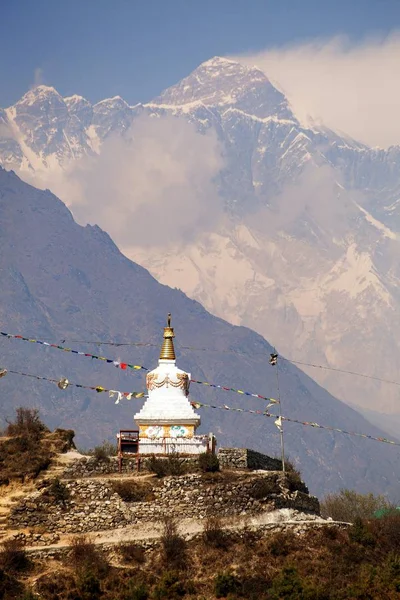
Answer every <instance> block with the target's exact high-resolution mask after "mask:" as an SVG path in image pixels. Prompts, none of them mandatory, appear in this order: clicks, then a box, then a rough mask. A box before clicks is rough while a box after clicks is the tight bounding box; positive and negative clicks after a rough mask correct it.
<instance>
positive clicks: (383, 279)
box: [0, 57, 400, 412]
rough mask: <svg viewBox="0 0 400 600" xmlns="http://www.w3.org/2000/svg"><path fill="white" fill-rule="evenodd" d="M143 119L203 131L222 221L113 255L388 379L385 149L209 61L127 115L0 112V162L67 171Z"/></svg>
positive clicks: (389, 239)
mask: <svg viewBox="0 0 400 600" xmlns="http://www.w3.org/2000/svg"><path fill="white" fill-rule="evenodd" d="M143 112H144V113H146V114H148V115H153V116H156V117H159V118H162V117H163V116H164V115H173V116H175V117H177V118H180V119H186V120H188V121H189V122H191V123H193V124H195V126H196V128H197V129H198V131H199V132H201V133H204V132H206V131H207V130H209V129H214V130H215V131H216V133H217V136H218V138H219V140H220V142H221V145H222V148H223V155H224V161H225V162H224V168H223V169H222V171H221V172H220V173H219V177H218V189H219V194H220V196H221V197H222V198H223V202H224V206H225V210H226V214H227V215H229V216H227V218H226V220H225V221H224V222H223V223H222V225H219V224H218V226H217V227H216V229H215V230H214V231H212V232H211V233H209V232H204V233H200V235H199V236H198V237H197V238H196V239H194V240H191V241H190V242H186V244H184V245H177V244H175V243H174V241H173V240H172V241H171V243H170V244H168V245H166V246H165V247H163V248H162V249H161V251H160V247H159V246H157V247H156V248H152V247H151V246H146V248H140V247H134V246H131V247H129V248H128V247H124V248H122V249H123V250H124V252H125V253H126V254H127V255H128V256H130V257H132V258H133V259H135V260H136V261H139V262H140V263H141V264H142V265H143V266H145V267H146V268H148V269H150V271H151V272H152V273H153V274H154V275H155V276H156V277H157V278H158V279H159V280H160V281H162V282H163V283H167V284H169V285H172V286H177V287H179V288H181V289H182V290H183V291H184V292H186V293H188V294H189V295H190V296H191V297H193V298H195V299H197V300H199V301H200V302H201V303H202V304H203V305H204V306H206V307H207V308H208V309H209V310H211V311H212V312H213V313H214V314H216V315H218V316H221V317H223V318H225V319H228V320H229V321H231V322H232V323H235V324H243V325H246V326H250V327H252V328H254V329H256V330H257V331H258V332H260V333H261V334H262V335H265V336H266V337H267V338H268V339H269V340H270V341H271V342H272V343H273V344H274V345H276V347H277V348H279V349H280V350H281V351H282V352H284V353H286V354H287V355H288V356H290V357H291V358H294V359H298V360H300V361H301V362H312V363H319V364H323V365H327V366H331V367H334V368H343V369H349V370H351V371H360V372H362V373H366V374H369V375H371V376H373V377H379V378H386V379H391V380H396V379H397V374H398V372H399V368H400V359H398V358H397V357H399V356H400V347H399V344H398V342H397V339H396V337H395V336H394V335H393V332H394V331H395V330H396V328H397V326H398V325H400V315H399V293H398V286H399V282H400V272H399V267H398V265H399V264H400V263H399V260H398V257H399V239H400V238H399V234H398V231H399V230H400V221H399V219H400V210H399V197H400V149H399V147H392V148H389V149H387V150H382V149H372V148H368V147H367V146H365V145H363V144H360V143H358V142H356V141H354V140H351V139H348V138H345V137H344V136H340V135H338V134H336V133H335V132H332V131H330V130H329V129H326V128H321V127H318V128H317V127H313V128H306V127H303V126H302V125H301V124H300V123H299V121H298V120H297V118H296V116H295V115H294V114H293V113H292V111H291V109H290V106H289V105H288V102H287V100H286V98H285V97H284V95H283V94H282V93H281V92H279V91H278V90H277V89H276V88H275V87H274V86H273V85H272V84H271V83H270V81H269V80H268V78H267V77H266V76H265V75H264V73H262V72H261V71H260V70H258V69H257V68H249V67H244V66H242V65H240V64H239V63H237V62H234V61H231V60H227V59H222V58H218V57H216V58H213V59H211V60H210V61H207V62H205V63H203V64H202V65H200V66H199V67H198V68H197V69H196V70H195V71H194V72H193V73H192V74H190V75H189V76H188V77H186V78H185V79H184V80H182V81H181V82H179V83H178V84H177V85H175V86H172V87H171V88H169V89H167V90H166V91H165V92H163V93H162V94H161V95H160V97H158V98H156V99H155V100H154V101H153V102H151V103H148V104H147V105H138V106H135V107H130V106H129V105H128V104H127V103H126V102H125V101H124V100H123V99H121V98H120V97H118V96H117V97H115V98H111V99H107V100H104V101H102V102H99V103H97V104H96V105H94V106H91V105H90V103H89V102H88V101H87V100H85V99H83V98H81V97H79V96H72V97H69V98H65V99H63V98H61V96H60V95H59V94H58V93H57V92H56V91H55V90H54V89H53V88H47V87H45V86H39V87H37V88H35V89H34V90H31V91H30V92H28V94H26V95H25V96H24V98H23V99H21V101H20V102H18V103H17V104H16V105H15V106H14V107H11V108H9V109H7V110H5V111H3V112H2V113H0V162H2V163H3V164H4V165H5V166H7V167H14V168H18V170H19V173H21V174H22V175H23V174H24V173H25V172H26V170H29V171H31V172H33V171H34V170H35V169H37V171H40V170H43V169H48V170H50V171H51V170H52V169H56V168H59V166H60V165H61V166H63V165H66V164H68V165H71V161H72V162H73V161H74V160H76V159H77V158H79V157H81V156H85V155H87V154H95V153H97V152H101V148H102V145H103V144H104V143H106V142H105V141H106V140H107V139H108V138H109V137H110V136H112V135H122V136H124V135H125V134H126V132H127V131H128V130H129V127H130V125H131V124H132V122H134V121H135V119H136V118H137V117H138V116H140V115H141V114H142V113H143ZM133 142H134V141H133ZM65 200H68V198H65ZM104 226H107V223H105V224H104ZM117 242H118V240H117ZM377 356H378V357H379V359H378V360H377ZM309 372H310V373H312V375H313V376H315V377H318V380H319V381H320V382H322V383H323V384H324V385H325V386H327V387H328V389H329V390H330V391H332V392H333V393H335V394H336V395H338V396H339V397H341V398H343V399H345V400H346V401H348V402H351V403H352V404H356V405H359V406H363V407H367V408H370V409H376V408H377V402H378V403H379V406H380V408H382V409H384V410H385V411H387V412H390V411H392V412H396V411H398V402H397V388H396V387H395V386H388V385H380V384H378V382H377V381H373V380H367V379H365V378H355V377H352V378H345V377H343V376H341V377H339V376H337V375H336V374H333V375H332V373H331V372H329V371H325V370H323V369H319V370H312V371H309ZM378 394H379V401H378V400H377V398H378Z"/></svg>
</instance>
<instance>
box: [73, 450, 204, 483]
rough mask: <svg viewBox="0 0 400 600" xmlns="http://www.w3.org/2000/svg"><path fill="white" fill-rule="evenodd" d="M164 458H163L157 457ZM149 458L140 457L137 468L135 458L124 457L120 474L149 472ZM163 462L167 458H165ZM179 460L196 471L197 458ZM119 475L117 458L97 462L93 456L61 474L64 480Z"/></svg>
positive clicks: (76, 463)
mask: <svg viewBox="0 0 400 600" xmlns="http://www.w3.org/2000/svg"><path fill="white" fill-rule="evenodd" d="M158 458H164V457H158ZM150 460H151V458H150V457H149V456H141V457H140V462H139V467H138V462H137V460H136V458H128V457H125V458H123V459H122V469H121V473H131V474H134V473H138V472H140V473H145V472H149V469H148V464H149V461H150ZM165 460H167V458H166V457H165ZM179 460H180V461H181V462H183V463H184V464H185V465H187V466H188V468H189V470H191V471H195V470H198V459H197V457H191V456H190V457H188V456H182V457H179ZM114 473H116V474H118V473H119V460H118V457H117V456H110V457H109V458H108V459H106V460H98V459H96V458H95V457H93V456H90V457H86V456H85V457H83V458H81V459H79V460H77V461H75V462H73V463H72V464H71V465H69V466H68V467H67V468H66V469H65V470H64V472H63V475H62V476H63V478H64V479H77V478H79V479H81V478H84V477H94V476H96V475H100V476H101V475H112V474H114Z"/></svg>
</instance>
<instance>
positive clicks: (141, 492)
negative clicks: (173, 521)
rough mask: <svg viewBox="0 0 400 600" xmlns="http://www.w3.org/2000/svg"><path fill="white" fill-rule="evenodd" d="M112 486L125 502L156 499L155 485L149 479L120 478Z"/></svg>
mask: <svg viewBox="0 0 400 600" xmlns="http://www.w3.org/2000/svg"><path fill="white" fill-rule="evenodd" d="M112 488H113V490H114V492H116V493H117V494H118V495H119V496H120V497H121V498H122V500H124V501H125V502H150V501H151V500H154V492H153V486H152V485H151V483H150V482H149V481H140V480H132V479H125V480H124V479H119V480H116V481H113V482H112Z"/></svg>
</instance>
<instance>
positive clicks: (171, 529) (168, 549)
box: [161, 515, 186, 568]
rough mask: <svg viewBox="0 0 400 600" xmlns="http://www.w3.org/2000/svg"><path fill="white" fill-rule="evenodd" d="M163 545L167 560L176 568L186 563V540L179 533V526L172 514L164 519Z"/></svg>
mask: <svg viewBox="0 0 400 600" xmlns="http://www.w3.org/2000/svg"><path fill="white" fill-rule="evenodd" d="M161 546H162V549H163V554H164V559H165V562H166V563H167V564H169V565H171V566H172V567H174V568H180V567H182V566H183V565H184V562H185V559H186V541H185V540H184V538H183V537H182V536H181V535H179V533H178V526H177V523H176V521H175V519H173V518H172V517H170V516H167V515H166V516H165V517H164V518H163V520H162V535H161Z"/></svg>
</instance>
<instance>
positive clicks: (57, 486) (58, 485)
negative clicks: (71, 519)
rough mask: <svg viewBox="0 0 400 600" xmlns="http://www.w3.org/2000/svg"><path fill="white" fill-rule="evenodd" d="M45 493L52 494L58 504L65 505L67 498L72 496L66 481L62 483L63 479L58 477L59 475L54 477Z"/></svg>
mask: <svg viewBox="0 0 400 600" xmlns="http://www.w3.org/2000/svg"><path fill="white" fill-rule="evenodd" d="M45 495H47V496H50V497H51V498H53V499H54V500H55V502H57V504H62V505H63V506H65V504H66V502H67V500H69V498H70V492H69V489H68V488H67V486H66V485H65V484H64V483H62V481H60V480H59V479H58V477H56V478H55V479H53V481H52V482H51V484H50V485H49V487H48V488H47V490H46V492H45Z"/></svg>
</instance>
